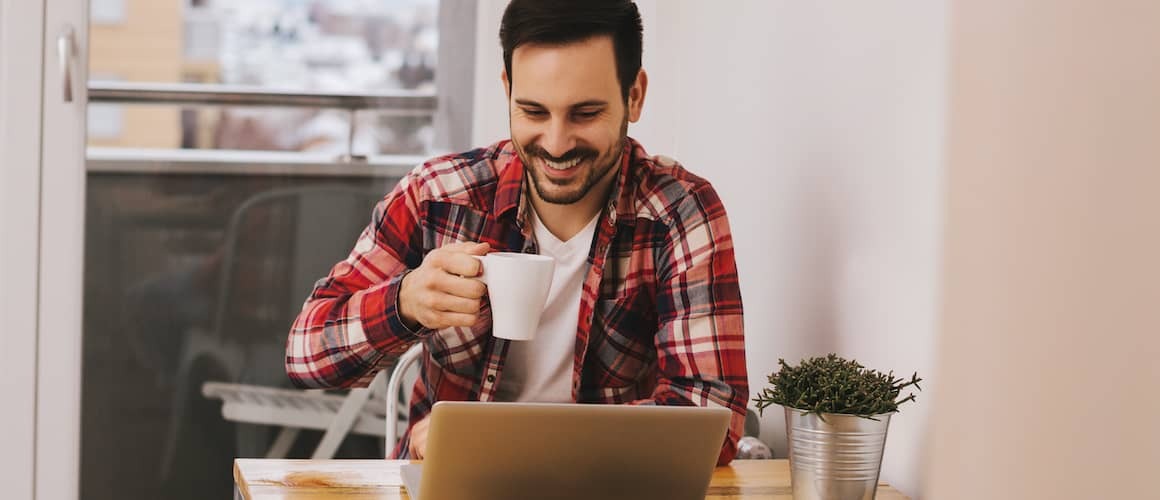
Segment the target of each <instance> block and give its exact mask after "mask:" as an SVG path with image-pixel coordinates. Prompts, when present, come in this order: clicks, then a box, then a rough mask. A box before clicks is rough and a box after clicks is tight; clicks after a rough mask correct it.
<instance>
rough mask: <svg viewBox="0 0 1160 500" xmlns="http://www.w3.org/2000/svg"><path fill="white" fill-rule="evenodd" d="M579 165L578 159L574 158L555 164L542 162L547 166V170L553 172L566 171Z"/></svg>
mask: <svg viewBox="0 0 1160 500" xmlns="http://www.w3.org/2000/svg"><path fill="white" fill-rule="evenodd" d="M579 163H580V158H574V159H572V160H569V161H566V162H562V163H557V162H554V161H551V160H544V164H545V165H547V166H548V168H551V169H553V170H568V169H570V168H572V167H575V166H576V165H577V164H579Z"/></svg>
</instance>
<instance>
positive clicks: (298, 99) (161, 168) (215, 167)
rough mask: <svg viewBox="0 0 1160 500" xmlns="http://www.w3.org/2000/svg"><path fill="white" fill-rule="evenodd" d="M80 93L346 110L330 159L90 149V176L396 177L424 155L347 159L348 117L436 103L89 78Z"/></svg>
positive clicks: (425, 109)
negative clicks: (337, 149)
mask: <svg viewBox="0 0 1160 500" xmlns="http://www.w3.org/2000/svg"><path fill="white" fill-rule="evenodd" d="M88 94H89V102H93V103H108V104H162V105H189V106H255V107H297V108H318V109H341V110H346V111H347V112H349V113H350V118H349V123H350V130H349V133H348V137H347V144H346V154H344V155H341V156H339V157H338V158H335V157H333V156H329V155H324V154H323V155H320V154H317V153H298V152H275V151H272V152H259V151H228V150H191V149H129V148H105V147H90V148H88V152H87V159H88V165H89V166H88V168H89V170H90V171H95V172H150V173H216V174H235V173H236V174H269V175H283V174H293V175H328V176H329V175H402V174H404V173H406V172H407V171H408V170H410V169H411V168H412V167H414V166H415V165H417V164H418V163H419V162H421V161H423V159H425V158H423V157H418V156H410V155H378V156H366V155H355V154H354V153H353V150H352V148H353V146H354V144H353V141H354V137H355V131H356V124H357V120H356V119H355V118H356V114H357V113H358V112H359V111H371V110H373V111H376V112H378V113H380V114H389V115H396V116H398V115H403V116H428V115H433V114H434V113H435V110H436V105H437V104H438V100H437V98H436V96H435V94H433V93H430V92H415V91H407V90H391V91H377V92H360V93H343V92H317V91H306V90H294V89H286V90H280V89H271V88H268V87H247V86H238V85H213V84H181V83H125V82H109V81H92V82H89V87H88Z"/></svg>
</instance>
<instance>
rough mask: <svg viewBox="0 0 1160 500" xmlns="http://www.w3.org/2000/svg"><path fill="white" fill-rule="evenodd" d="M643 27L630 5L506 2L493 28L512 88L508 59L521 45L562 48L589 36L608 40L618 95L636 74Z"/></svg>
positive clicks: (576, 0)
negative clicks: (617, 81)
mask: <svg viewBox="0 0 1160 500" xmlns="http://www.w3.org/2000/svg"><path fill="white" fill-rule="evenodd" d="M643 32H644V27H643V25H642V24H641V21H640V11H638V10H637V9H636V4H634V3H632V1H631V0H512V1H511V3H509V4H508V6H507V9H505V10H504V12H503V21H501V22H500V25H499V43H500V45H501V46H502V47H503V66H504V69H506V70H507V75H508V82H509V83H511V82H512V53H513V52H515V50H516V47H519V46H520V45H523V44H525V43H543V44H553V45H558V44H567V43H572V42H579V41H582V40H587V39H589V38H592V37H594V36H600V35H608V36H611V37H612V50H613V52H614V53H615V54H616V77H617V79H618V80H619V82H620V94H621V97H622V98H623V99H625V100H628V89H629V88H630V87H632V83H633V82H634V81H635V80H636V74H637V72H639V71H640V55H641V52H642V51H643V45H644V42H643Z"/></svg>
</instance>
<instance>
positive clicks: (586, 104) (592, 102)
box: [572, 99, 608, 109]
mask: <svg viewBox="0 0 1160 500" xmlns="http://www.w3.org/2000/svg"><path fill="white" fill-rule="evenodd" d="M607 105H608V101H601V100H599V99H589V100H587V101H581V102H578V103H576V104H573V105H572V108H573V109H575V108H595V107H598V106H607Z"/></svg>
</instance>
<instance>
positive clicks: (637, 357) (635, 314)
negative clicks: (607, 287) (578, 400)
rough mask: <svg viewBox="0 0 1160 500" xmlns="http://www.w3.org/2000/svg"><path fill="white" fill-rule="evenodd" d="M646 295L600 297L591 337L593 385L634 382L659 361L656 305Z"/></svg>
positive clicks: (615, 385)
mask: <svg viewBox="0 0 1160 500" xmlns="http://www.w3.org/2000/svg"><path fill="white" fill-rule="evenodd" d="M647 297H648V296H647V295H646V294H641V293H630V294H628V295H625V296H623V297H617V298H609V299H598V300H597V301H596V306H595V308H594V311H593V317H592V331H591V335H590V337H589V339H588V353H587V363H586V364H587V365H588V366H590V367H593V368H595V369H594V370H587V369H586V370H585V371H586V372H588V373H589V374H590V375H591V378H590V380H589V382H590V383H591V385H590V387H623V386H628V385H634V384H636V383H637V382H638V381H640V380H641V378H642V377H645V376H652V372H653V371H654V370H653V369H652V368H653V367H654V366H655V364H656V346H655V344H654V339H655V337H656V331H657V320H656V318H657V317H656V306H655V305H653V304H652V303H651V301H649V300H648V298H647Z"/></svg>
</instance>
